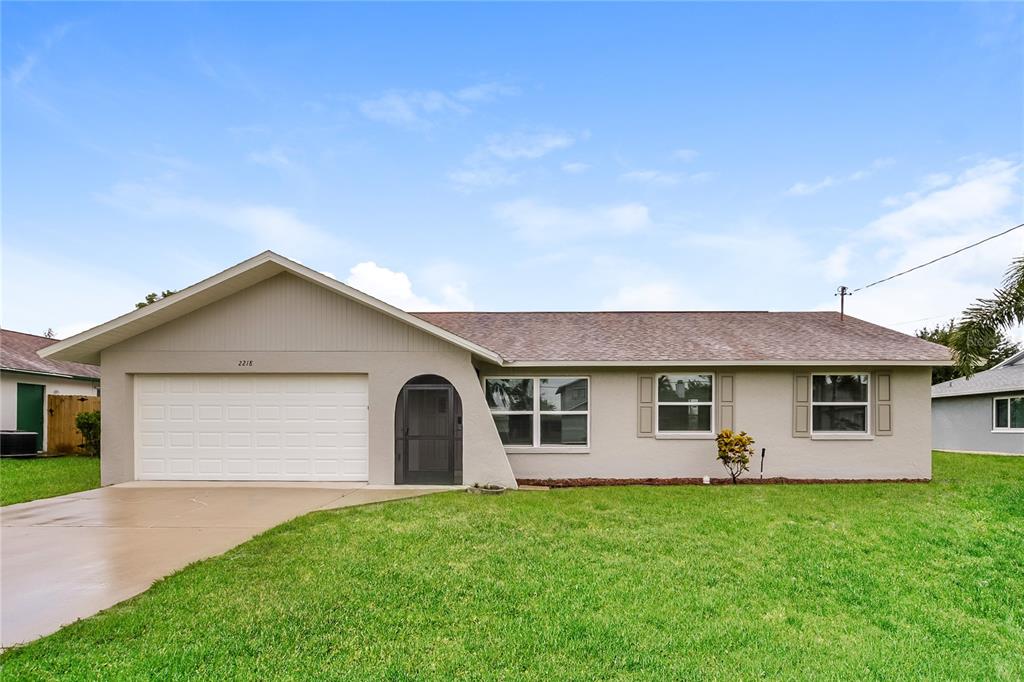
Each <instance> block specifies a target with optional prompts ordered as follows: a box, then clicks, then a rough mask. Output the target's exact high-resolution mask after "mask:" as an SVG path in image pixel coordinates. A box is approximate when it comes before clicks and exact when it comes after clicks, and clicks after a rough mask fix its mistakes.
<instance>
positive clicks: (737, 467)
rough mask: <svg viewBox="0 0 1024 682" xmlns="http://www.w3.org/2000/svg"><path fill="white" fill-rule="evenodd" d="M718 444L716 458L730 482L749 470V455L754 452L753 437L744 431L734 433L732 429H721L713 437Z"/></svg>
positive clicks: (734, 481)
mask: <svg viewBox="0 0 1024 682" xmlns="http://www.w3.org/2000/svg"><path fill="white" fill-rule="evenodd" d="M715 444H716V445H717V446H718V460H719V461H720V462H721V463H722V466H724V467H725V469H726V471H728V472H729V475H730V476H732V482H733V483H736V479H737V478H739V477H740V474H742V473H743V472H744V471H750V456H751V455H752V454H754V448H753V445H754V439H753V438H752V437H751V436H749V435H747V432H746V431H740V432H739V433H736V432H735V431H733V430H732V429H722V431H721V433H719V434H718V436H716V437H715Z"/></svg>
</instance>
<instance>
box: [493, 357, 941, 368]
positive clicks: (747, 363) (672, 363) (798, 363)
mask: <svg viewBox="0 0 1024 682" xmlns="http://www.w3.org/2000/svg"><path fill="white" fill-rule="evenodd" d="M952 364H953V361H952V360H670V359H666V360H627V361H623V360H511V361H506V362H505V363H504V364H503V365H502V366H504V367H764V366H768V367H947V366H950V365H952Z"/></svg>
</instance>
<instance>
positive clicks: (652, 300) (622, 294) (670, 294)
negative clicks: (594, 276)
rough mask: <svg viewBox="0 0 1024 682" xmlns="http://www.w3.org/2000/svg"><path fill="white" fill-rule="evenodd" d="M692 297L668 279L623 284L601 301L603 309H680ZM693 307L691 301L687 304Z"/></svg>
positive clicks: (691, 299) (692, 298)
mask: <svg viewBox="0 0 1024 682" xmlns="http://www.w3.org/2000/svg"><path fill="white" fill-rule="evenodd" d="M693 300H694V297H693V296H692V295H690V294H689V293H688V292H685V291H683V289H682V287H680V286H679V284H677V283H676V282H673V281H672V280H670V279H655V280H651V281H646V282H640V283H638V284H624V285H622V286H621V287H619V289H618V290H616V291H615V292H614V293H613V294H611V295H610V296H606V297H605V298H604V299H602V301H601V307H602V308H603V309H604V310H681V309H683V308H684V307H686V302H692V301H693ZM689 307H690V309H692V308H693V306H692V303H690V305H689Z"/></svg>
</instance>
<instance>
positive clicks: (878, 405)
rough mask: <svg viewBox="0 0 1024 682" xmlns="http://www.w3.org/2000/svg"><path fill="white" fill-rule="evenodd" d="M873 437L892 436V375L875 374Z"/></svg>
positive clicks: (884, 373) (885, 373) (887, 373)
mask: <svg viewBox="0 0 1024 682" xmlns="http://www.w3.org/2000/svg"><path fill="white" fill-rule="evenodd" d="M875 435H876V436H891V435H892V375H891V374H890V373H889V372H877V373H875Z"/></svg>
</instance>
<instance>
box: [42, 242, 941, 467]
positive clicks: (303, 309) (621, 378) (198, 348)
mask: <svg viewBox="0 0 1024 682" xmlns="http://www.w3.org/2000/svg"><path fill="white" fill-rule="evenodd" d="M40 354H41V355H43V356H44V357H48V358H53V359H59V360H66V361H74V362H83V363H91V364H98V365H100V366H101V367H102V372H103V400H104V407H103V442H102V449H103V456H102V479H103V483H105V484H107V483H117V482H121V481H130V480H134V479H150V480H330V481H334V480H352V481H369V482H370V483H371V484H393V483H398V484H402V483H418V484H427V483H437V484H444V483H454V484H467V485H468V484H473V483H499V484H503V485H507V486H514V485H515V483H516V479H517V478H519V479H524V478H529V479H537V478H577V477H598V478H647V477H658V478H668V477H700V476H712V477H716V478H717V477H721V476H723V475H724V471H723V469H722V468H721V467H720V465H719V464H718V463H717V462H716V460H715V444H714V435H715V433H716V432H717V431H718V430H719V429H722V428H726V427H731V428H734V429H743V430H746V431H748V432H749V433H751V434H752V435H753V436H754V437H755V438H756V439H757V446H758V448H760V447H764V448H766V449H767V455H766V457H765V460H764V475H765V476H766V477H768V476H772V477H775V476H781V477H791V478H845V479H858V478H870V479H902V478H913V479H925V478H929V477H930V475H931V457H930V450H931V422H930V404H931V394H930V381H929V377H930V367H931V366H932V365H936V364H947V363H948V362H949V355H948V353H947V351H946V349H945V348H943V347H941V346H937V345H934V344H931V343H928V342H926V341H922V340H920V339H917V338H914V337H910V336H906V335H904V334H900V333H897V332H895V331H892V330H889V329H885V328H883V327H879V326H876V325H873V324H869V323H867V322H863V321H861V320H857V319H854V318H851V317H846V318H845V319H841V318H840V316H839V315H838V314H834V313H829V312H801V313H768V312H675V313H673V312H668V313H653V312H652V313H636V312H622V313H549V312H542V313H422V314H411V313H407V312H404V311H402V310H399V309H397V308H394V307H393V306H390V305H388V304H386V303H383V302H381V301H379V300H376V299H374V298H372V297H370V296H368V295H366V294H364V293H362V292H360V291H357V290H355V289H353V288H351V287H349V286H346V285H345V284H342V283H340V282H338V281H336V280H334V279H332V278H330V277H328V276H326V275H323V274H321V273H318V272H316V271H313V270H311V269H309V268H306V267H304V266H302V265H299V264H298V263H295V262H293V261H290V260H288V259H286V258H283V257H281V256H279V255H277V254H275V253H272V252H265V253H263V254H260V255H258V256H256V257H254V258H252V259H250V260H247V261H245V262H243V263H240V264H238V265H236V266H234V267H232V268H229V269H228V270H225V271H224V272H221V273H219V274H217V275H214V276H213V277H210V278H209V279H206V280H204V281H202V282H199V283H197V284H195V285H193V286H191V287H189V288H187V289H185V290H183V291H181V292H179V293H177V294H175V295H173V296H171V297H169V298H167V299H164V300H162V301H159V302H157V303H155V304H152V305H150V306H147V307H145V308H142V309H140V310H136V311H133V312H131V313H128V314H127V315H124V316H122V317H119V318H117V319H114V320H111V321H110V322H108V323H106V324H103V325H100V326H98V327H96V328H94V329H91V330H89V331H86V332H83V333H81V334H79V335H77V336H75V337H73V338H70V339H67V340H65V341H62V342H60V343H57V344H54V345H53V346H50V347H48V348H45V349H43V350H42V351H40ZM754 474H755V475H756V474H759V464H757V465H755V468H754Z"/></svg>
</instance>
